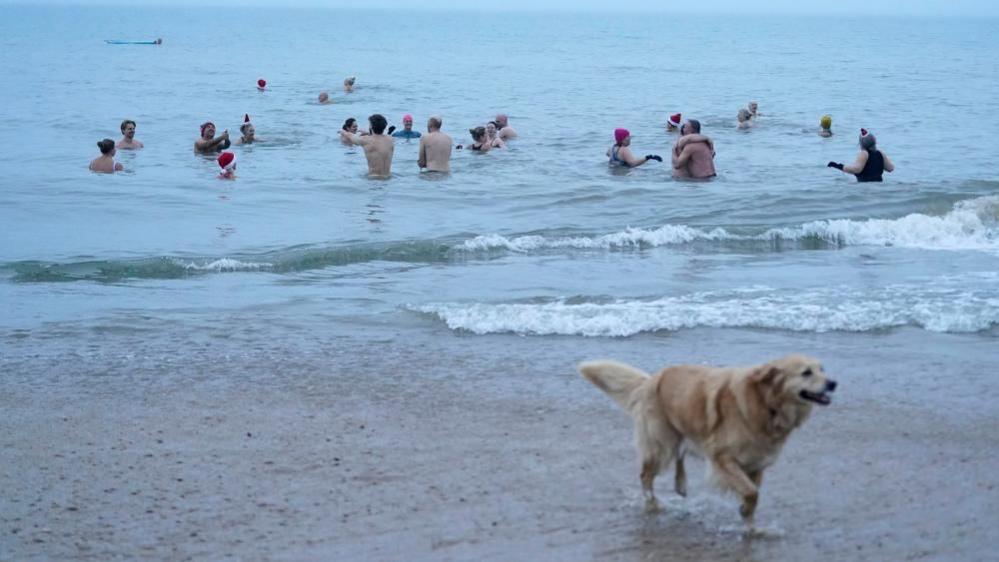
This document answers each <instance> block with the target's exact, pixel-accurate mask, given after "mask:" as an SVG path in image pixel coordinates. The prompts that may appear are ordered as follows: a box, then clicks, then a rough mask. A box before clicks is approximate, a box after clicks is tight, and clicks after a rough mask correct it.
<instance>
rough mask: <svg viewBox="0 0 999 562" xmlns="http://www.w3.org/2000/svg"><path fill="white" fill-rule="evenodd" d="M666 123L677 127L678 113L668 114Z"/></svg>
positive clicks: (678, 124) (678, 123)
mask: <svg viewBox="0 0 999 562" xmlns="http://www.w3.org/2000/svg"><path fill="white" fill-rule="evenodd" d="M668 123H669V124H670V125H672V126H674V127H679V126H680V114H679V113H674V114H673V115H670V116H669V121H668Z"/></svg>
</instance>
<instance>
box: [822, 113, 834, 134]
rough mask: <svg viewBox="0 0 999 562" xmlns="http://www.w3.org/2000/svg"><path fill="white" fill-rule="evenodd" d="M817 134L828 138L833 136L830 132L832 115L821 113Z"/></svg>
mask: <svg viewBox="0 0 999 562" xmlns="http://www.w3.org/2000/svg"><path fill="white" fill-rule="evenodd" d="M819 127H820V129H819V136H820V137H826V138H829V137H831V136H833V132H832V116H831V115H823V116H822V119H819Z"/></svg>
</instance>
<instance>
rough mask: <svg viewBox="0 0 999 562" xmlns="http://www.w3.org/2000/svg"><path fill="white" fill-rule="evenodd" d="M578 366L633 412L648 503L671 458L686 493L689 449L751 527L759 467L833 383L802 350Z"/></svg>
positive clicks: (823, 400)
mask: <svg viewBox="0 0 999 562" xmlns="http://www.w3.org/2000/svg"><path fill="white" fill-rule="evenodd" d="M579 372H580V373H582V375H583V376H584V377H586V379H587V380H589V381H590V382H591V383H593V384H594V385H596V386H597V388H599V389H600V390H602V391H604V392H606V393H607V394H609V395H610V396H611V398H613V399H614V401H615V402H617V403H618V404H619V405H620V406H621V407H622V408H624V409H625V410H626V411H627V412H628V413H629V414H631V417H632V418H633V419H634V421H635V443H636V446H637V448H638V455H639V462H640V463H641V466H642V472H641V481H642V492H643V494H644V496H645V500H646V508H647V509H648V510H650V511H656V510H658V509H659V502H658V501H657V500H656V496H655V492H654V491H653V487H652V483H653V481H654V480H655V478H656V475H657V474H659V471H660V469H661V468H663V467H665V466H668V465H669V463H670V462H671V461H675V463H676V474H675V489H676V492H677V493H678V494H680V495H681V496H686V495H687V475H686V472H685V471H684V468H683V457H684V455H685V454H686V453H687V452H688V451H691V452H694V453H697V454H698V455H699V456H703V457H704V458H705V460H706V461H707V462H708V463H709V466H710V468H711V471H712V476H713V479H714V480H715V481H716V483H717V484H719V485H720V486H721V487H722V488H725V489H729V490H732V491H734V492H735V493H737V494H738V495H739V496H740V497H741V498H742V506H741V507H740V508H739V513H740V514H741V515H742V519H743V521H745V523H746V525H747V526H749V527H750V528H752V527H753V513H754V512H755V511H756V502H757V501H758V500H759V494H760V483H761V482H762V481H763V471H764V470H766V468H767V467H769V466H770V465H772V464H773V463H774V462H776V460H777V456H778V455H779V454H780V450H781V448H782V447H783V446H784V443H785V441H787V438H788V436H789V435H790V434H791V432H792V431H794V429H795V428H797V427H798V426H799V425H801V424H802V423H804V421H805V420H806V419H808V416H809V414H811V412H812V405H813V404H819V405H821V406H826V405H828V404H829V403H830V402H831V397H830V395H829V394H830V393H831V392H833V391H834V390H835V389H836V381H834V380H831V379H829V378H827V377H826V375H825V372H823V370H822V365H821V364H819V362H818V361H817V360H815V359H813V358H811V357H806V356H804V355H789V356H787V357H782V358H780V359H777V360H774V361H771V362H769V363H766V364H764V365H757V366H754V367H724V368H722V367H706V366H700V365H679V366H676V367H669V368H666V369H663V370H662V371H659V373H658V374H656V375H653V376H649V375H647V374H646V373H643V372H642V371H640V370H638V369H636V368H634V367H631V366H628V365H625V364H623V363H618V362H615V361H588V362H584V363H581V364H580V365H579Z"/></svg>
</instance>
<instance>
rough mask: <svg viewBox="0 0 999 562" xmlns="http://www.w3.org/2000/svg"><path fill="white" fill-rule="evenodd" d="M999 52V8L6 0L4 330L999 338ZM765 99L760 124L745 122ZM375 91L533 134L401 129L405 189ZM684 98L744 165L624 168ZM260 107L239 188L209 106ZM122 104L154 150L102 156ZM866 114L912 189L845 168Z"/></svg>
mask: <svg viewBox="0 0 999 562" xmlns="http://www.w3.org/2000/svg"><path fill="white" fill-rule="evenodd" d="M156 37H162V38H163V45H162V46H109V45H106V44H105V43H104V40H105V39H127V40H136V39H153V38H156ZM997 61H999V24H997V22H996V21H995V20H983V21H971V20H939V19H936V20H930V19H896V20H887V19H881V20H871V19H869V18H865V19H863V20H850V19H791V18H785V19H768V18H763V17H759V18H708V17H701V18H697V17H686V18H684V17H677V16H625V15H606V16H600V15H559V16H554V15H488V14H486V15H475V14H460V15H445V14H437V15H433V14H411V13H390V12H384V13H371V12H337V11H304V10H259V9H258V10H255V9H238V10H237V9H216V8H205V9H200V10H196V9H189V10H170V9H149V8H129V7H115V8H87V9H83V8H44V9H43V8H25V7H10V6H3V7H0V69H2V74H3V86H2V88H0V145H2V146H3V147H4V150H3V152H2V155H0V167H2V176H3V177H2V179H0V225H2V230H0V308H2V310H3V314H2V315H0V341H2V342H3V347H4V348H6V349H7V350H8V353H9V354H13V355H22V354H33V353H43V352H44V350H46V349H51V348H52V347H53V346H55V347H67V348H69V347H72V346H74V345H77V344H78V342H81V341H85V340H93V341H101V340H103V339H105V338H108V336H107V335H108V334H115V333H122V334H136V333H141V334H144V335H143V337H144V338H146V339H147V341H153V342H155V341H156V340H157V338H161V339H164V342H165V339H166V338H172V339H173V340H175V341H177V342H178V345H179V346H180V347H179V349H178V351H179V352H180V353H183V345H185V342H189V341H193V340H195V339H197V338H198V337H199V335H200V334H208V333H225V334H233V335H236V334H256V336H254V337H261V338H266V339H267V340H269V341H273V342H277V343H280V342H281V341H284V340H287V341H292V340H295V339H298V338H301V337H303V336H306V335H307V336H308V337H310V338H314V339H316V340H319V341H321V340H323V338H326V337H331V336H333V335H336V334H343V333H351V332H353V331H355V330H358V329H361V328H362V327H363V328H364V329H367V330H373V331H374V333H375V334H376V335H377V334H384V335H386V336H388V335H389V334H391V333H392V331H393V330H395V329H397V328H398V327H402V326H406V327H409V328H415V329H422V328H421V327H426V328H427V329H440V328H441V327H442V326H447V328H448V329H451V330H455V331H459V332H460V333H464V334H485V333H518V334H524V335H528V336H530V337H543V336H546V335H552V334H559V335H570V336H631V335H635V334H639V333H644V332H652V333H671V332H673V331H678V330H689V329H695V328H704V327H714V328H754V329H765V330H777V331H806V332H828V331H847V332H870V333H871V334H872V338H876V337H877V333H879V332H881V331H884V330H891V329H897V328H898V327H902V326H911V327H915V328H917V329H922V330H931V331H936V332H954V333H962V334H965V335H964V336H962V337H969V338H975V337H995V336H996V326H997V325H999V172H997V168H996V156H997V154H999V140H997V138H996V131H999V96H997V95H996V93H995V92H996V90H995V88H996V85H997V84H999V63H997ZM348 75H356V76H357V83H358V88H357V90H356V92H355V93H354V94H352V95H349V96H345V95H344V94H343V92H342V90H341V89H340V87H339V85H340V83H341V82H342V80H343V78H344V77H345V76H348ZM259 77H264V78H266V79H267V80H268V82H269V86H268V89H267V91H265V92H263V93H261V92H258V91H256V88H255V81H256V79H257V78H259ZM321 90H329V91H330V92H331V94H332V97H333V99H334V101H335V103H334V104H332V105H327V106H321V105H318V104H317V103H316V102H315V100H316V96H317V94H318V93H319V92H320V91H321ZM750 100H758V101H759V104H760V112H761V113H762V117H761V119H760V124H759V126H758V127H757V128H756V129H755V130H752V131H751V132H748V133H743V132H737V131H736V130H735V128H734V124H735V116H736V112H737V110H738V109H739V108H740V107H742V106H744V105H745V104H746V103H747V102H748V101H750ZM375 112H380V113H383V114H384V115H386V116H387V117H388V118H389V121H390V122H392V123H395V124H398V123H399V121H400V120H401V116H402V115H403V114H404V113H412V114H413V115H414V116H415V118H416V122H417V126H418V128H421V129H422V128H423V124H424V123H425V122H426V118H427V117H428V116H429V115H433V114H439V115H442V116H443V118H444V129H445V131H446V132H449V133H450V134H451V135H452V136H454V138H455V140H456V142H467V141H468V140H469V139H468V134H467V130H468V128H469V127H472V126H476V125H480V124H483V123H484V122H485V121H486V120H488V119H489V118H491V117H492V116H493V115H495V114H496V113H497V112H505V113H508V114H509V115H510V120H511V124H512V125H513V126H515V127H516V128H517V129H518V130H519V132H520V139H518V140H516V141H514V142H513V143H511V145H510V148H509V150H502V151H495V152H492V153H489V154H486V155H475V154H471V153H467V152H457V153H455V155H454V159H453V170H454V171H453V174H451V176H450V177H447V178H434V177H429V176H427V175H421V174H419V173H418V169H417V166H416V157H417V143H415V142H406V141H400V142H397V145H396V150H395V161H394V164H393V170H394V176H393V177H392V178H391V179H390V180H387V181H375V180H370V179H367V178H366V176H365V172H366V166H365V162H364V156H363V153H362V152H360V151H359V149H356V148H350V147H345V146H343V145H342V144H341V143H340V142H339V140H338V138H337V135H336V131H337V130H338V129H339V128H340V125H341V124H342V123H343V121H344V120H345V119H346V118H348V117H356V118H359V119H360V120H362V121H364V120H366V117H367V116H368V115H370V114H372V113H375ZM675 112H682V113H683V115H684V117H685V118H686V117H693V118H698V119H700V120H701V122H702V123H703V124H704V132H705V133H706V134H708V135H710V136H712V137H713V138H714V140H715V143H716V149H717V160H716V164H717V167H718V173H719V175H718V178H717V179H716V180H714V181H712V182H710V183H683V182H676V181H673V180H672V179H671V178H670V176H669V169H668V165H664V164H656V163H650V164H649V165H646V166H643V167H642V168H640V169H636V170H632V171H630V172H628V173H614V172H613V171H611V170H610V169H608V167H607V165H606V159H605V158H604V151H605V150H606V149H607V147H608V145H609V144H611V142H612V131H613V129H614V128H615V127H627V128H629V129H630V130H631V131H632V135H633V147H634V148H635V149H636V153H637V154H640V155H644V154H647V153H657V154H661V155H664V156H665V157H666V158H667V161H668V154H669V150H670V148H669V147H670V144H671V143H672V141H673V137H670V136H669V135H667V134H666V133H665V132H664V131H663V127H662V124H663V123H664V122H665V119H666V117H667V116H668V115H669V114H671V113H675ZM244 113H249V114H250V115H251V116H252V118H253V122H254V123H255V125H256V128H257V134H258V136H259V137H261V138H263V139H264V140H265V142H262V143H260V144H256V145H253V146H248V147H242V146H236V147H234V149H233V150H234V151H235V152H236V153H237V155H238V162H239V164H238V165H239V179H238V180H237V181H235V182H222V181H219V180H217V179H215V175H216V171H217V165H216V164H215V162H214V161H213V160H212V159H207V158H203V157H198V156H195V155H193V154H192V150H191V147H192V144H193V142H194V140H195V138H196V137H197V135H198V125H199V124H200V123H201V122H203V121H207V120H212V121H214V122H215V123H217V124H218V125H219V128H220V129H222V128H228V129H229V130H230V131H231V132H232V133H233V135H234V138H235V136H237V135H238V132H237V129H238V126H239V124H240V122H241V120H242V116H243V114H244ZM824 113H829V114H831V115H832V116H833V130H834V131H835V132H836V135H835V136H834V137H832V138H830V139H823V138H820V137H818V136H817V135H816V134H815V131H816V129H817V124H818V120H819V117H820V116H821V115H823V114H824ZM124 118H132V119H134V120H136V121H137V122H138V132H137V135H136V138H138V139H139V140H141V141H143V142H144V143H145V144H146V149H145V150H143V151H140V152H138V153H123V152H120V153H119V156H118V158H119V160H120V161H121V162H123V163H124V165H125V167H126V170H127V171H126V172H125V173H120V174H115V175H113V176H107V175H99V174H92V173H90V172H88V171H87V163H88V162H89V160H90V159H92V158H94V157H95V156H97V147H96V146H95V143H96V141H98V140H100V139H101V138H103V137H111V138H114V139H117V138H118V137H120V134H119V133H118V124H119V122H120V121H121V120H122V119H124ZM860 127H866V128H869V129H871V130H872V131H873V132H874V133H875V134H876V135H877V137H878V139H879V146H880V147H881V148H882V149H884V150H885V151H886V152H887V153H888V154H889V155H890V156H891V158H892V159H893V160H894V162H895V163H896V166H897V171H896V172H895V173H894V174H890V175H887V181H886V182H885V183H884V184H882V185H870V184H867V185H863V184H861V185H858V184H857V183H856V182H855V181H854V180H853V179H852V178H851V177H847V176H845V175H843V174H841V173H838V172H836V171H834V170H830V169H827V168H826V167H825V163H826V162H827V161H829V160H837V161H847V162H850V161H852V159H853V158H854V156H855V155H856V152H857V148H856V143H857V131H858V129H859V128H860ZM376 339H377V338H376ZM115 341H117V340H115V339H114V338H108V339H107V345H110V346H114V345H116V344H115V343H114V342H115ZM473 341H474V340H473Z"/></svg>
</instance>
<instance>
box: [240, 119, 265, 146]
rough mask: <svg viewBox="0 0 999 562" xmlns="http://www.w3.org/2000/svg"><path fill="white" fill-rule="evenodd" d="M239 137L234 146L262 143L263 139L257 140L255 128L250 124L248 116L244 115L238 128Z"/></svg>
mask: <svg viewBox="0 0 999 562" xmlns="http://www.w3.org/2000/svg"><path fill="white" fill-rule="evenodd" d="M239 133H240V135H241V136H240V137H239V138H238V139H236V144H253V143H255V142H263V139H260V138H257V128H256V127H254V126H253V123H250V114H249V113H246V114H244V115H243V124H242V125H240V126H239Z"/></svg>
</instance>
